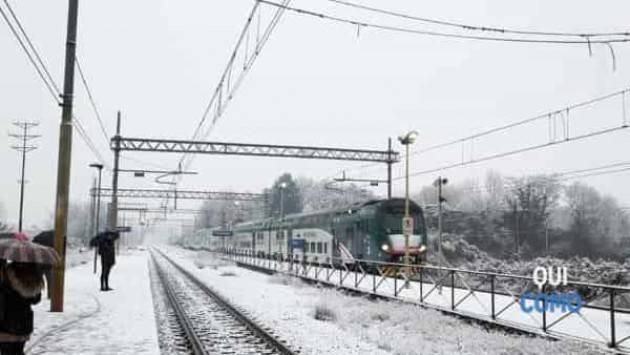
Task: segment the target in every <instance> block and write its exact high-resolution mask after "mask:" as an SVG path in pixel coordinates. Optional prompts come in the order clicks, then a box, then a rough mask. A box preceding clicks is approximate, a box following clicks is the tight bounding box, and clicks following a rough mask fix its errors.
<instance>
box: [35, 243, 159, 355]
mask: <svg viewBox="0 0 630 355" xmlns="http://www.w3.org/2000/svg"><path fill="white" fill-rule="evenodd" d="M70 255H73V256H72V257H71V256H70ZM147 255H148V254H147V253H146V252H134V253H130V254H125V255H121V256H119V257H118V258H117V263H116V265H115V266H114V268H113V270H112V274H111V277H110V284H111V286H112V287H113V288H114V291H110V292H101V291H100V290H99V287H100V284H99V277H98V276H99V275H98V274H93V264H92V262H93V257H94V255H93V254H92V253H81V254H79V253H76V254H71V253H70V252H69V253H68V256H69V257H68V263H69V264H73V265H76V266H75V267H71V268H68V270H67V271H66V292H65V297H66V299H65V306H64V310H65V311H64V312H63V313H51V312H49V309H50V303H49V301H48V300H47V299H46V298H45V297H44V300H42V302H41V303H40V304H39V305H37V306H35V307H34V310H35V331H34V333H33V336H32V337H31V341H30V342H28V343H27V345H26V347H27V349H28V350H30V351H29V353H30V354H94V355H96V354H159V350H158V343H157V330H156V324H155V317H154V313H153V302H152V298H151V290H150V284H149V274H148V268H147ZM71 258H72V259H71ZM99 272H100V270H99Z"/></svg>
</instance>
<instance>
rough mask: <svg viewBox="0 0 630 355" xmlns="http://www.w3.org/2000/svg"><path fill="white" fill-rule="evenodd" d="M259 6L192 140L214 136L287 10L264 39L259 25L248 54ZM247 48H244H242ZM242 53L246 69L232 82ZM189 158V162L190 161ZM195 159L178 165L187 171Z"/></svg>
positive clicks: (184, 157) (272, 23) (276, 17)
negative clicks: (209, 119) (219, 121)
mask: <svg viewBox="0 0 630 355" xmlns="http://www.w3.org/2000/svg"><path fill="white" fill-rule="evenodd" d="M289 3H290V0H283V5H288V4H289ZM259 11H260V4H259V2H258V1H256V2H255V3H254V5H253V7H252V10H251V11H250V13H249V16H248V17H247V20H246V22H245V25H244V26H243V29H242V30H241V33H240V35H239V37H238V39H237V41H236V44H235V46H234V48H233V50H232V53H231V55H230V57H229V60H228V63H227V65H226V67H225V68H224V70H223V73H222V75H221V78H220V79H219V83H218V84H217V86H216V87H215V89H214V91H213V94H212V96H211V97H210V100H209V102H208V104H207V105H206V107H205V108H204V112H203V114H202V117H201V119H200V120H199V123H198V124H197V126H196V128H195V131H194V133H193V136H192V140H197V139H206V138H207V137H208V136H209V135H210V134H211V132H212V131H213V130H214V127H215V126H216V124H217V122H218V120H219V119H220V118H221V116H222V115H223V113H224V112H225V110H226V108H227V104H229V102H231V100H232V98H233V97H234V94H235V93H236V91H237V90H238V89H239V88H240V86H241V84H242V82H243V80H244V78H245V76H246V75H247V73H248V72H249V71H250V69H251V68H252V67H253V64H254V62H255V60H256V59H257V58H258V56H259V54H260V51H261V50H262V49H263V47H264V46H265V44H266V43H267V41H268V40H269V37H270V36H271V34H272V32H273V30H274V29H275V27H276V26H277V24H278V22H279V20H280V17H281V15H282V13H283V12H284V9H278V10H276V11H275V13H274V14H273V17H272V19H271V21H270V23H269V24H268V25H267V27H266V29H265V30H264V31H263V34H262V36H261V35H260V23H258V24H257V26H256V29H255V31H256V35H255V36H254V37H255V39H256V43H255V47H254V50H253V51H252V53H248V52H249V40H248V39H249V38H250V31H251V30H252V22H253V19H254V17H255V16H256V15H257V14H258V19H259V21H260V12H259ZM243 46H244V47H243ZM239 53H244V55H243V58H244V62H243V66H242V70H241V71H240V73H239V74H238V77H237V78H236V82H232V74H233V72H234V66H235V65H237V63H236V60H237V57H238V55H239ZM211 114H212V120H211V123H210V126H209V127H208V128H207V129H205V130H203V126H204V124H205V123H206V122H207V120H208V117H209V116H210V115H211ZM187 158H188V159H187ZM193 159H194V155H193V156H190V155H188V154H186V153H184V154H183V155H182V157H181V158H180V160H179V164H178V165H182V166H183V167H184V169H188V168H189V167H190V164H191V163H192V160H193Z"/></svg>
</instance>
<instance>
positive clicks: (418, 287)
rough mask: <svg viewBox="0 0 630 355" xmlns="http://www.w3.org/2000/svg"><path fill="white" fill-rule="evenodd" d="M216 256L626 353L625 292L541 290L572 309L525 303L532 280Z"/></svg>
mask: <svg viewBox="0 0 630 355" xmlns="http://www.w3.org/2000/svg"><path fill="white" fill-rule="evenodd" d="M222 253H223V254H225V255H226V256H227V257H228V258H230V259H231V260H233V261H236V262H239V263H242V264H245V265H249V266H252V267H255V268H258V269H263V270H267V271H269V272H279V273H285V274H291V275H294V276H297V277H300V278H303V279H305V280H308V281H311V282H317V283H322V284H326V285H328V286H333V287H338V288H343V289H347V290H351V291H355V292H361V293H366V294H370V295H374V296H378V297H385V298H393V299H397V300H401V301H405V302H411V303H414V304H419V305H422V306H425V307H430V308H435V309H438V310H441V311H445V312H449V313H454V314H457V315H460V316H464V317H468V318H473V319H477V320H481V321H484V322H490V323H494V324H498V325H501V326H507V327H511V328H516V329H519V330H523V331H527V332H530V333H535V334H540V335H545V336H551V337H567V338H573V339H579V340H583V341H588V342H592V343H597V344H600V345H602V344H605V345H607V346H608V347H610V348H614V349H616V350H618V351H621V352H630V347H628V345H629V344H630V342H629V341H628V340H629V339H630V308H627V307H628V302H627V301H626V300H625V297H624V296H626V295H629V293H630V288H628V287H621V286H612V285H601V284H594V283H586V282H579V281H571V280H569V281H568V282H567V284H566V285H562V286H559V287H553V286H551V285H550V284H548V283H547V284H545V285H544V286H543V287H542V291H543V292H547V293H549V292H552V291H557V292H562V293H563V294H564V293H568V292H577V293H578V294H579V295H580V296H581V299H582V307H581V308H580V309H579V310H578V311H577V312H571V311H570V310H569V309H565V308H564V307H554V304H553V302H552V303H551V304H550V301H549V300H548V299H545V298H541V299H527V298H524V297H523V294H524V293H526V292H533V291H538V286H536V285H535V284H534V282H533V281H534V280H533V279H532V277H531V276H522V275H512V274H503V273H496V272H483V271H470V270H462V269H456V268H448V267H437V266H432V265H413V266H409V265H405V264H399V263H387V262H378V261H371V260H355V261H354V262H353V263H347V260H342V259H340V258H325V259H318V258H317V257H310V258H309V257H308V256H302V255H297V254H294V255H291V254H275V255H273V256H260V255H258V256H257V255H254V254H252V253H247V252H236V251H233V250H232V251H229V252H228V251H223V252H222ZM629 299H630V297H629ZM528 301H529V302H530V304H529V305H530V307H527V308H529V309H530V310H531V309H535V310H537V312H531V313H527V312H525V311H524V310H523V309H522V307H521V302H523V304H526V303H527V302H528ZM569 305H570V306H576V303H575V302H573V303H572V304H569ZM538 310H540V311H538Z"/></svg>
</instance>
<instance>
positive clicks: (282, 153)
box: [111, 136, 400, 164]
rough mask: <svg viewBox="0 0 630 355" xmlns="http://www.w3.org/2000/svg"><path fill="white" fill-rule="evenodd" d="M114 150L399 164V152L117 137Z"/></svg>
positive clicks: (113, 142)
mask: <svg viewBox="0 0 630 355" xmlns="http://www.w3.org/2000/svg"><path fill="white" fill-rule="evenodd" d="M111 148H112V149H113V150H117V149H118V150H120V151H139V152H168V153H193V154H222V155H246V156H263V157H283V158H302V159H327V160H351V161H365V162H379V163H387V164H391V163H396V162H398V161H399V159H400V157H399V154H398V152H394V151H392V150H391V149H390V150H385V151H381V150H365V149H345V148H328V147H311V146H293V145H269V144H243V143H226V142H201V141H187V140H176V139H150V138H128V137H118V136H116V137H114V138H113V139H112V141H111Z"/></svg>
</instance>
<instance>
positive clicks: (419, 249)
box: [418, 244, 427, 253]
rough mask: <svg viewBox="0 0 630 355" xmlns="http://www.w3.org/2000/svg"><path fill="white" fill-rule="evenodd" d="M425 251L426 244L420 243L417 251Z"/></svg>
mask: <svg viewBox="0 0 630 355" xmlns="http://www.w3.org/2000/svg"><path fill="white" fill-rule="evenodd" d="M425 251H427V246H426V245H424V244H421V245H420V248H418V253H424V252H425Z"/></svg>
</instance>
